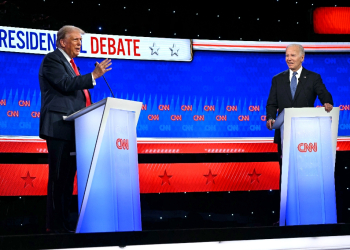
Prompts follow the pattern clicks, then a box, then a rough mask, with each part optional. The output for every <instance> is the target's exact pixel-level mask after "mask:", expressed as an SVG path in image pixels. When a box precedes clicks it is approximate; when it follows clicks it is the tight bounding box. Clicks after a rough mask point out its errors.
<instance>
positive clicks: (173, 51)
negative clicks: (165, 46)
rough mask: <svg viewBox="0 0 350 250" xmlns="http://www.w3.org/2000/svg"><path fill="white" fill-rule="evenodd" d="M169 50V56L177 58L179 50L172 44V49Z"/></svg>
mask: <svg viewBox="0 0 350 250" xmlns="http://www.w3.org/2000/svg"><path fill="white" fill-rule="evenodd" d="M169 49H170V50H171V56H173V55H176V56H179V50H180V49H178V48H176V45H175V43H174V44H173V47H172V48H169Z"/></svg>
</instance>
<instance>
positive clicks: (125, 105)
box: [63, 97, 142, 121]
mask: <svg viewBox="0 0 350 250" xmlns="http://www.w3.org/2000/svg"><path fill="white" fill-rule="evenodd" d="M103 105H107V106H109V107H110V108H117V109H121V110H128V111H135V112H136V121H137V120H138V117H139V115H140V110H141V106H142V103H141V102H136V101H129V100H124V99H118V98H111V97H107V98H105V99H103V100H101V101H99V102H96V103H94V104H91V105H90V106H88V107H85V108H83V109H81V110H79V111H77V112H75V113H73V114H71V115H69V116H64V117H63V120H65V121H74V120H75V119H77V118H79V117H80V116H82V115H85V114H87V113H89V112H90V111H92V110H94V109H97V108H99V107H101V106H103Z"/></svg>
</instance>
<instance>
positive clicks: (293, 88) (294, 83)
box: [290, 72, 298, 99]
mask: <svg viewBox="0 0 350 250" xmlns="http://www.w3.org/2000/svg"><path fill="white" fill-rule="evenodd" d="M296 74H298V72H293V77H292V81H291V82H290V92H291V93H292V99H294V95H295V91H296V90H297V77H296Z"/></svg>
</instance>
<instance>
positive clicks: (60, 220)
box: [46, 138, 77, 229]
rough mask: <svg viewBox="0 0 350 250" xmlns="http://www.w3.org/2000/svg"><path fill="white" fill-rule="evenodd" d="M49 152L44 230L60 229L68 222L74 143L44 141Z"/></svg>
mask: <svg viewBox="0 0 350 250" xmlns="http://www.w3.org/2000/svg"><path fill="white" fill-rule="evenodd" d="M46 144H47V149H48V151H49V181H48V184H47V206H46V228H48V229H61V228H62V227H63V225H64V224H65V223H67V222H68V221H69V207H70V203H71V199H72V193H73V185H74V176H75V172H76V169H77V167H76V157H75V156H71V155H70V153H71V152H75V142H74V141H65V140H61V139H56V138H47V139H46Z"/></svg>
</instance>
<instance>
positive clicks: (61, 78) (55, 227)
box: [39, 26, 111, 232]
mask: <svg viewBox="0 0 350 250" xmlns="http://www.w3.org/2000/svg"><path fill="white" fill-rule="evenodd" d="M82 34H84V31H83V30H81V29H79V28H77V27H74V26H64V27H62V28H61V29H60V30H59V31H58V32H57V40H56V46H57V49H56V50H55V51H53V52H51V53H48V54H47V55H46V56H45V58H44V59H43V61H42V63H41V66H40V71H39V82H40V91H41V109H40V137H41V138H43V139H45V140H46V143H47V149H48V160H49V180H48V187H47V211H46V230H47V231H48V232H69V231H70V230H69V228H68V227H67V223H68V220H69V206H70V201H71V198H72V192H73V182H74V176H75V172H76V159H75V157H74V154H75V136H74V123H73V122H67V121H64V120H63V116H68V115H70V114H72V113H74V112H76V111H78V110H80V109H82V108H84V107H86V106H88V105H90V104H91V98H90V92H89V91H88V89H91V88H93V87H94V86H95V85H96V81H95V79H97V78H99V77H101V76H102V75H103V74H104V73H106V72H107V71H109V70H111V68H108V67H109V66H110V65H111V61H110V60H108V59H106V60H104V61H102V62H101V63H100V64H99V63H96V67H95V69H94V71H93V72H92V73H89V74H86V75H80V73H79V71H78V68H77V66H76V65H75V63H74V60H73V58H74V57H77V56H78V55H79V53H80V48H81V41H82Z"/></svg>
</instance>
